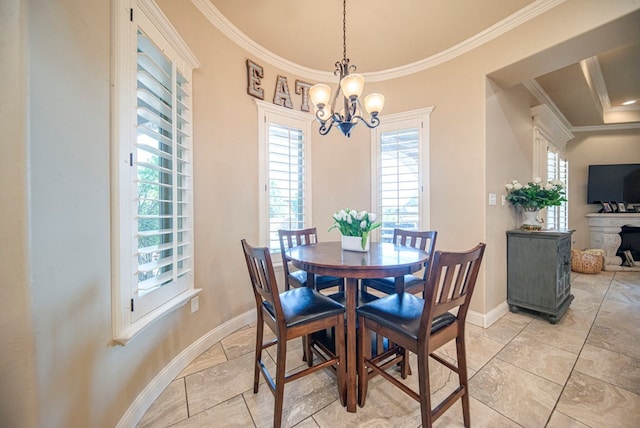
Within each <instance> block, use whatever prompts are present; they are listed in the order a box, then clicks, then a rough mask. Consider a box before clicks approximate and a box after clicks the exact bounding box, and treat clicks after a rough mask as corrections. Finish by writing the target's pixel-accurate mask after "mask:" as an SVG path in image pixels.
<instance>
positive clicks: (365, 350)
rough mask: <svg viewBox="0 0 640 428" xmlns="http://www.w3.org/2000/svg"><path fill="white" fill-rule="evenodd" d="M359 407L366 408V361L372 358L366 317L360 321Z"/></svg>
mask: <svg viewBox="0 0 640 428" xmlns="http://www.w3.org/2000/svg"><path fill="white" fill-rule="evenodd" d="M357 348H358V350H359V352H358V405H359V406H360V407H364V403H365V401H366V398H367V387H368V386H369V373H368V369H367V365H366V363H365V360H366V359H370V358H371V334H370V333H369V331H368V330H367V328H366V327H365V325H364V317H359V319H358V346H357Z"/></svg>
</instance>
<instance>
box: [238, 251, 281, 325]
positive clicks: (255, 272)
mask: <svg viewBox="0 0 640 428" xmlns="http://www.w3.org/2000/svg"><path fill="white" fill-rule="evenodd" d="M242 250H243V251H244V257H245V261H246V262H247V270H248V271H249V277H250V278H251V286H252V289H253V294H254V297H255V299H256V305H257V308H258V310H260V308H261V307H262V305H263V303H264V302H268V303H269V304H270V305H271V307H273V310H274V311H275V314H276V320H284V315H283V314H282V307H281V306H280V294H279V291H278V283H277V281H276V275H275V272H274V270H273V264H272V262H271V253H270V252H269V248H267V247H252V246H251V245H249V244H248V243H247V241H246V240H245V239H243V240H242Z"/></svg>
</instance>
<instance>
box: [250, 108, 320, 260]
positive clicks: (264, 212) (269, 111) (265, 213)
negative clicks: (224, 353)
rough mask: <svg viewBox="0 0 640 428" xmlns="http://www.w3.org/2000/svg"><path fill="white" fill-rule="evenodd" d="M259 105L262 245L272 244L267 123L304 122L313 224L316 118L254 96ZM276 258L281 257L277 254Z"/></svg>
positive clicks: (308, 200)
mask: <svg viewBox="0 0 640 428" xmlns="http://www.w3.org/2000/svg"><path fill="white" fill-rule="evenodd" d="M255 102H256V105H257V107H258V144H259V150H258V195H259V196H258V206H259V210H258V211H259V213H260V214H259V215H260V219H259V224H258V231H259V236H260V237H259V242H260V245H263V246H269V239H268V237H269V210H268V199H269V198H268V195H269V186H268V184H269V183H268V174H269V171H268V168H267V158H268V143H269V141H268V132H269V127H268V124H269V123H270V122H272V121H274V122H278V121H277V120H272V119H274V118H276V119H277V118H282V119H283V120H284V121H285V123H286V121H287V120H295V121H300V122H302V123H304V127H303V128H302V129H303V131H304V159H305V178H304V179H305V220H306V227H308V226H309V225H311V224H313V220H312V218H311V213H312V212H313V210H312V207H311V204H312V201H313V198H312V189H313V186H312V183H311V177H312V174H311V165H312V162H311V144H312V139H311V123H312V122H313V120H314V118H313V116H312V115H311V114H308V113H303V112H299V111H296V110H291V109H288V108H285V107H280V106H277V105H275V104H271V103H268V102H265V101H261V100H255ZM275 260H279V258H276V259H275ZM279 263H281V261H280V262H274V264H279Z"/></svg>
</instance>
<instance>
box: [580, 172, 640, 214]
mask: <svg viewBox="0 0 640 428" xmlns="http://www.w3.org/2000/svg"><path fill="white" fill-rule="evenodd" d="M587 188H588V190H587V203H588V204H599V203H600V202H603V201H614V202H629V203H633V204H636V203H640V163H628V164H617V165H589V181H588V186H587Z"/></svg>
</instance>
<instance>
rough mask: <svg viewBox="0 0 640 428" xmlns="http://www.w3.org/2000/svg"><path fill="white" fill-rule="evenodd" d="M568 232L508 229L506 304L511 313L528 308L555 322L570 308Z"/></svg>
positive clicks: (569, 237) (569, 247) (571, 299)
mask: <svg viewBox="0 0 640 428" xmlns="http://www.w3.org/2000/svg"><path fill="white" fill-rule="evenodd" d="M571 233H573V230H566V231H536V232H529V231H523V230H509V231H507V303H508V304H509V310H511V312H518V311H519V310H520V308H526V309H531V310H534V311H537V312H540V313H543V314H546V315H547V316H548V319H549V322H551V323H552V324H555V323H556V322H557V321H558V320H559V319H560V318H561V317H562V315H564V313H565V312H566V311H567V309H569V305H570V304H571V302H572V301H573V295H572V294H571Z"/></svg>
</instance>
